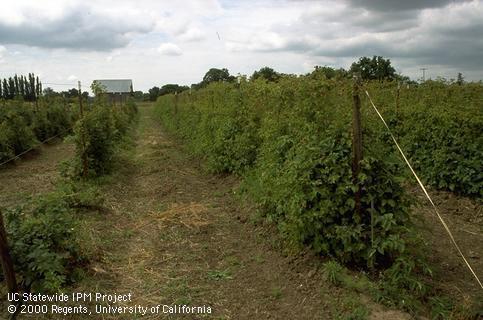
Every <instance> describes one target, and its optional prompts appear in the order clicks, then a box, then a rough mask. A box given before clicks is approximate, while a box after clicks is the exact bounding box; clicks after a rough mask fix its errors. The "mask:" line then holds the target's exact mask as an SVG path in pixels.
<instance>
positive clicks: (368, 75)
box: [350, 56, 397, 81]
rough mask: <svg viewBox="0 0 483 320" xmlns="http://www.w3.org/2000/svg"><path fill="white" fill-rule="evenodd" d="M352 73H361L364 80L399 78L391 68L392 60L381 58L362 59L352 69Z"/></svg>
mask: <svg viewBox="0 0 483 320" xmlns="http://www.w3.org/2000/svg"><path fill="white" fill-rule="evenodd" d="M350 72H351V73H359V74H360V75H361V77H362V79H364V80H379V81H382V80H394V79H396V78H397V76H396V70H395V69H394V68H393V67H392V66H391V60H389V59H384V58H383V57H381V56H373V57H372V59H371V58H369V57H362V58H360V59H359V61H357V62H354V63H353V64H352V65H351V68H350Z"/></svg>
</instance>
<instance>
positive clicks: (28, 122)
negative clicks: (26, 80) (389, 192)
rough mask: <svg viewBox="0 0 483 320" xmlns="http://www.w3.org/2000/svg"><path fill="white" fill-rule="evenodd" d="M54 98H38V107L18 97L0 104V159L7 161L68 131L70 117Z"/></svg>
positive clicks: (71, 116)
mask: <svg viewBox="0 0 483 320" xmlns="http://www.w3.org/2000/svg"><path fill="white" fill-rule="evenodd" d="M59 102H60V101H58V100H55V99H54V100H48V101H40V102H39V104H38V107H35V106H33V105H31V104H30V103H26V102H23V101H20V100H12V101H4V102H3V105H2V106H0V161H4V160H7V159H9V158H11V157H13V156H14V155H17V154H20V153H22V152H24V151H26V150H28V149H30V148H31V147H33V146H35V145H36V144H37V143H38V141H44V140H46V139H47V138H50V137H53V136H55V135H59V136H62V135H65V134H67V133H68V132H69V130H70V127H71V125H72V119H73V117H74V114H73V112H72V111H71V110H70V108H68V107H64V106H63V105H62V104H61V103H59Z"/></svg>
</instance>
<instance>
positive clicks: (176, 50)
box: [158, 42, 183, 56]
mask: <svg viewBox="0 0 483 320" xmlns="http://www.w3.org/2000/svg"><path fill="white" fill-rule="evenodd" d="M158 52H159V53H161V54H162V55H165V56H180V55H182V54H183V51H181V49H180V47H178V46H177V45H175V44H174V43H170V42H168V43H162V44H161V45H160V46H159V47H158Z"/></svg>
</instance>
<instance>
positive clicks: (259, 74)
mask: <svg viewBox="0 0 483 320" xmlns="http://www.w3.org/2000/svg"><path fill="white" fill-rule="evenodd" d="M259 78H262V79H265V80H267V81H272V82H275V81H277V80H278V79H279V78H280V74H279V73H278V72H277V71H275V70H273V69H272V68H270V67H263V68H261V69H260V70H258V71H255V72H253V75H252V76H251V78H250V80H256V79H259Z"/></svg>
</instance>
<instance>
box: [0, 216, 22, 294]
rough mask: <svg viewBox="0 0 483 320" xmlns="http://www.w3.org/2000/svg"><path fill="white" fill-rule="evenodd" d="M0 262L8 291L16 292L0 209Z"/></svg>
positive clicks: (15, 281)
mask: <svg viewBox="0 0 483 320" xmlns="http://www.w3.org/2000/svg"><path fill="white" fill-rule="evenodd" d="M0 262H1V263H2V270H3V276H4V277H5V281H6V283H7V289H8V292H17V291H18V288H17V280H16V278H15V271H14V269H13V262H12V258H11V257H10V252H9V250H8V242H7V232H6V231H5V225H4V223H3V214H2V212H1V211H0Z"/></svg>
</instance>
